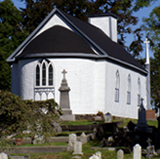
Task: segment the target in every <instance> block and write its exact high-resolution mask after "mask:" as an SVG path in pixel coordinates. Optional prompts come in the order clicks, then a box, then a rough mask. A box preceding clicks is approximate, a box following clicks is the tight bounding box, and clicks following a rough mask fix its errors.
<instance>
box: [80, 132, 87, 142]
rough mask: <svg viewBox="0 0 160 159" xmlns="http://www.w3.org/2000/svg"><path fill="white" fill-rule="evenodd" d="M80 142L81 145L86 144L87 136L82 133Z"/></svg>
mask: <svg viewBox="0 0 160 159" xmlns="http://www.w3.org/2000/svg"><path fill="white" fill-rule="evenodd" d="M80 141H81V142H82V144H85V143H87V136H86V134H85V133H84V132H83V133H82V134H81V136H80Z"/></svg>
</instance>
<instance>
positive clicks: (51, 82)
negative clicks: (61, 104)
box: [48, 65, 53, 86]
mask: <svg viewBox="0 0 160 159" xmlns="http://www.w3.org/2000/svg"><path fill="white" fill-rule="evenodd" d="M48 83H49V86H52V85H53V67H52V65H50V66H49V71H48Z"/></svg>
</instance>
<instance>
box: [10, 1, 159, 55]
mask: <svg viewBox="0 0 160 159" xmlns="http://www.w3.org/2000/svg"><path fill="white" fill-rule="evenodd" d="M12 2H13V3H14V5H15V6H16V7H17V8H20V7H22V8H24V7H25V4H24V3H23V2H21V1H20V0H12ZM159 5H160V0H157V1H156V2H152V3H151V5H150V6H149V7H147V8H143V9H140V10H139V11H138V12H135V13H134V15H135V16H137V17H138V18H139V22H138V24H137V26H140V25H141V24H142V19H143V18H144V17H145V18H147V17H149V14H150V12H151V11H152V9H153V8H155V7H156V6H159ZM133 39H134V37H133V36H132V35H129V36H128V35H127V37H126V45H129V44H130V43H131V42H132V41H133ZM145 39H146V37H145V34H144V38H143V40H144V41H145ZM143 47H144V48H145V44H144V45H143ZM144 50H145V49H144ZM144 56H145V51H144V52H143V53H142V57H144ZM150 56H152V53H151V51H150Z"/></svg>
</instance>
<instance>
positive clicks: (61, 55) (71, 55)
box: [16, 53, 148, 75]
mask: <svg viewBox="0 0 160 159" xmlns="http://www.w3.org/2000/svg"><path fill="white" fill-rule="evenodd" d="M46 57H47V58H86V59H96V60H98V59H104V60H108V61H111V62H114V63H118V64H121V65H123V66H125V67H128V68H131V69H133V70H136V71H138V72H140V73H142V74H144V75H147V74H148V73H147V71H146V70H145V68H139V67H137V66H135V65H133V64H130V63H127V62H124V61H122V60H119V59H116V58H113V57H111V56H108V55H96V54H95V55H93V54H84V53H53V54H52V53H44V54H29V55H26V56H24V57H22V58H21V57H17V58H16V61H18V60H20V59H34V58H46Z"/></svg>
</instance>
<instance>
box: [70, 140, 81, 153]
mask: <svg viewBox="0 0 160 159" xmlns="http://www.w3.org/2000/svg"><path fill="white" fill-rule="evenodd" d="M72 154H77V155H83V152H82V142H80V141H76V142H75V143H74V152H73V153H72Z"/></svg>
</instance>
